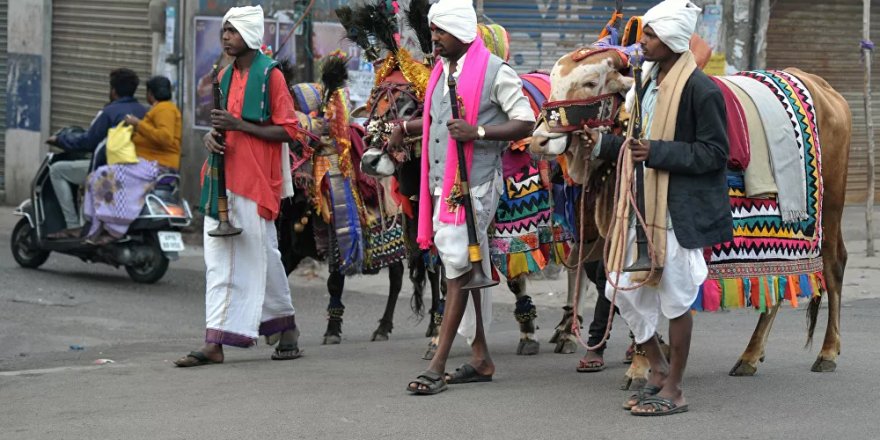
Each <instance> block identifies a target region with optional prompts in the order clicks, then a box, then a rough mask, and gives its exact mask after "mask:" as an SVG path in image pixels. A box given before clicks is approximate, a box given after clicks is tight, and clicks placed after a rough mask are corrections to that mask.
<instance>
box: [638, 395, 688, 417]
mask: <svg viewBox="0 0 880 440" xmlns="http://www.w3.org/2000/svg"><path fill="white" fill-rule="evenodd" d="M639 406H650V407H651V408H652V409H653V411H630V414H632V415H634V416H642V417H653V416H657V417H659V416H668V415H672V414H678V413H683V412H687V411H688V405H687V404H684V405H681V406H678V405H676V404H675V403H673V402H672V401H671V400H669V399H664V398H663V397H659V396H651V397H647V398H645V399H644V400H642V401H641V402H639ZM633 409H635V408H633Z"/></svg>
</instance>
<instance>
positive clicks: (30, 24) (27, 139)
mask: <svg viewBox="0 0 880 440" xmlns="http://www.w3.org/2000/svg"><path fill="white" fill-rule="evenodd" d="M8 17H9V21H8V23H9V25H8V26H9V37H8V45H7V48H8V53H9V55H8V56H9V74H8V78H7V84H8V91H7V100H6V102H7V104H6V105H7V112H6V126H7V129H6V133H5V136H6V167H5V176H6V196H5V202H6V203H8V204H17V203H19V202H21V201H22V200H24V199H25V198H27V197H29V193H30V185H31V179H32V178H33V176H34V174H35V173H36V171H37V168H38V167H39V165H40V162H41V160H42V158H43V155H44V154H46V151H48V147H47V146H46V145H45V144H44V143H43V141H44V140H45V139H46V138H47V137H48V130H49V127H48V121H49V113H48V112H49V106H48V97H49V81H50V79H51V78H50V76H51V74H50V63H51V55H50V52H51V51H50V46H51V38H50V35H51V33H50V32H51V26H52V5H51V1H50V0H15V1H11V2H9V12H8Z"/></svg>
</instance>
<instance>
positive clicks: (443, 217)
mask: <svg viewBox="0 0 880 440" xmlns="http://www.w3.org/2000/svg"><path fill="white" fill-rule="evenodd" d="M428 21H429V22H430V25H431V30H432V39H433V41H434V47H435V51H436V53H437V54H439V55H440V57H441V58H440V62H439V63H437V65H436V66H435V68H434V71H433V72H432V73H431V79H430V80H429V82H428V89H427V92H426V94H425V116H424V119H422V120H414V121H407V123H406V124H405V125H403V126H402V130H403V131H405V132H406V133H407V134H409V133H417V132H419V131H421V132H422V135H423V136H422V174H421V195H420V200H422V201H427V200H432V201H433V203H424V202H423V203H421V204H420V212H419V219H420V222H419V238H418V240H419V245H420V246H422V248H428V247H430V246H431V245H432V244H433V245H435V246H436V248H437V251H438V253H439V254H440V259H441V261H442V263H443V269H444V277H445V279H446V284H447V294H446V308H445V314H444V318H443V324H442V325H441V327H440V342H439V347H438V348H437V353H436V355H435V356H434V358H433V359H432V360H431V364H430V365H429V366H428V369H427V370H426V371H424V372H422V373H421V374H419V375H418V376H417V377H416V379H415V380H413V381H411V382H410V383H409V385H407V390H408V391H410V392H412V393H415V394H437V393H439V392H442V391H444V390H446V387H447V384H458V383H472V382H489V381H491V380H492V375H493V374H494V373H495V364H494V363H493V362H492V359H491V357H490V356H489V348H488V345H487V343H486V329H485V324H486V323H487V322H488V320H489V319H491V316H492V314H491V310H490V309H489V310H487V308H488V307H489V306H490V305H491V301H489V300H488V293H487V292H483V293H481V292H480V291H479V290H473V291H463V290H462V286H464V285H465V283H466V282H467V281H468V279H469V277H470V270H471V264H470V262H469V260H468V249H467V247H468V239H467V228H466V226H465V221H464V212H463V209H462V208H461V207H450V206H448V205H447V204H446V200H447V197H449V194H450V191H451V188H452V187H453V186H454V184H455V179H456V174H457V173H456V170H457V169H458V161H457V156H456V149H455V148H456V145H457V144H461V146H462V147H463V148H464V150H465V157H466V161H467V170H468V176H467V177H468V182H469V184H470V188H471V190H470V194H471V200H472V203H473V207H474V213H475V220H476V226H477V235H478V238H479V241H480V246H481V252H482V256H483V266H484V267H483V269H484V271H485V272H486V273H490V272H491V268H490V266H489V264H490V263H489V261H490V259H489V240H488V228H489V224H490V223H491V222H492V219H493V217H494V215H495V208H496V207H497V206H498V199H499V197H500V195H501V191H502V178H501V153H502V152H503V150H504V149H505V148H506V147H507V146H508V145H509V143H510V141H514V140H519V139H522V138H524V137H527V136H528V135H529V132H530V131H531V128H532V126H533V125H534V121H535V118H534V114H533V113H532V110H531V107H530V106H529V103H528V100H527V99H526V97H525V95H523V93H522V83H521V82H520V79H519V77H517V75H516V73H515V72H514V71H513V69H512V68H511V67H510V66H508V65H507V64H505V63H504V61H502V60H501V59H500V58H498V57H496V56H494V55H492V54H490V53H489V51H488V50H487V49H486V47H485V45H484V44H483V41H482V39H479V38H477V14H476V12H475V11H474V8H473V6H472V4H471V2H470V0H440V1H439V2H438V3H436V4H434V5H433V6H432V7H431V10H430V12H429V13H428ZM450 74H451V75H452V76H453V77H454V78H456V80H457V81H456V82H457V92H458V96H459V102H458V104H459V108H460V116H461V117H462V118H463V119H453V118H452V107H451V100H450V93H449V87H448V86H447V77H448V75H450ZM469 298H473V302H472V305H469V304H468V300H469ZM466 310H467V313H466ZM484 317H485V318H486V319H485V321H486V322H484ZM463 318H464V322H462V319H463ZM461 324H463V325H462V328H461V329H459V326H460V325H461ZM456 330H458V331H460V332H462V333H464V334H465V335H466V336H467V337H468V340H469V342H471V351H472V355H471V359H470V361H469V362H467V363H465V364H464V365H462V366H461V367H459V368H458V369H456V370H455V371H454V372H452V373H445V371H446V360H447V358H448V356H449V350H450V348H451V347H452V342H453V341H454V339H455V333H456Z"/></svg>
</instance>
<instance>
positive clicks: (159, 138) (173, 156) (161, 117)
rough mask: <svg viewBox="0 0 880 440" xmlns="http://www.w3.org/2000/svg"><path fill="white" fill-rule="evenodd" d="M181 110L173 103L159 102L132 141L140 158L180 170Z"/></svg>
mask: <svg viewBox="0 0 880 440" xmlns="http://www.w3.org/2000/svg"><path fill="white" fill-rule="evenodd" d="M181 136H182V122H181V116H180V110H178V109H177V106H176V105H174V103H173V102H171V101H159V102H157V103H156V104H155V105H153V108H151V109H150V111H148V112H147V115H146V116H144V119H143V120H141V122H140V123H139V124H138V125H137V128H136V129H135V130H134V135H132V137H131V141H132V142H134V145H135V148H136V151H137V155H138V157H140V158H142V159H146V160H155V161H156V162H158V163H159V165H161V166H163V167H168V168H174V169H175V170H176V169H179V168H180V138H181Z"/></svg>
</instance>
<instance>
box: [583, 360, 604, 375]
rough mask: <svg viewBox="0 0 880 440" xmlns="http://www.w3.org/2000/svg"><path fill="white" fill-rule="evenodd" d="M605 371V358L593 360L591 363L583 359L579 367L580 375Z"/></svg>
mask: <svg viewBox="0 0 880 440" xmlns="http://www.w3.org/2000/svg"><path fill="white" fill-rule="evenodd" d="M604 369H605V359H603V358H599V359H593V360H591V361H587V360H586V359H581V360H580V362H578V366H577V372H578V373H598V372H600V371H602V370H604Z"/></svg>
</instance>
